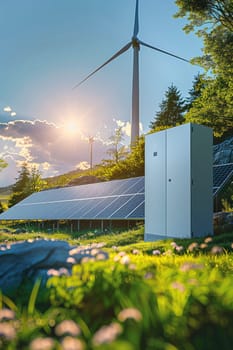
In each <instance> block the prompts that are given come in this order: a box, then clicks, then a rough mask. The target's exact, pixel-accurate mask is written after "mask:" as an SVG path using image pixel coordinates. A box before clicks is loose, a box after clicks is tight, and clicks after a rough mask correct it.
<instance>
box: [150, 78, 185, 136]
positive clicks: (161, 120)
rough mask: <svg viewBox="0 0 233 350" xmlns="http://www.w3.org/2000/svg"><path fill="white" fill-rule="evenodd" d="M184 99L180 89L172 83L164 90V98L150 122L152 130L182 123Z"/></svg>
mask: <svg viewBox="0 0 233 350" xmlns="http://www.w3.org/2000/svg"><path fill="white" fill-rule="evenodd" d="M184 105H185V101H184V100H183V99H182V97H181V93H180V91H179V90H178V89H177V87H176V86H174V85H173V84H172V85H171V86H170V87H169V88H168V90H167V91H166V92H165V98H164V99H163V100H162V103H161V104H160V111H158V112H157V113H156V116H155V118H154V120H153V121H152V122H151V123H150V128H151V129H153V130H162V129H166V128H168V127H172V126H176V125H179V124H182V123H183V121H184V117H183V113H184V110H185V106H184Z"/></svg>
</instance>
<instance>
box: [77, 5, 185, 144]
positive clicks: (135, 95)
mask: <svg viewBox="0 0 233 350" xmlns="http://www.w3.org/2000/svg"><path fill="white" fill-rule="evenodd" d="M138 5H139V0H136V8H135V18H134V30H133V36H132V39H131V41H130V42H128V43H127V44H126V45H125V46H123V47H122V48H121V49H120V50H119V51H117V52H116V53H115V54H114V55H113V56H112V57H110V58H109V59H108V60H107V61H106V62H104V63H103V64H102V65H101V66H99V67H98V68H96V69H95V70H94V71H93V72H91V73H90V74H88V75H87V76H86V77H85V78H84V79H83V80H82V81H80V82H79V83H78V84H76V85H75V86H74V87H73V89H75V88H77V87H78V86H80V85H81V84H83V83H84V82H85V81H86V80H87V79H89V78H90V77H91V76H92V75H94V74H95V73H96V72H98V71H99V70H100V69H102V68H103V67H104V66H106V65H107V64H108V63H110V62H111V61H113V60H115V58H117V57H118V56H120V55H122V54H123V53H124V52H126V51H127V50H129V48H130V47H132V48H133V86H132V116H131V145H133V144H134V143H135V142H136V141H137V139H138V137H139V51H140V46H141V45H142V46H146V47H148V48H150V49H153V50H155V51H159V52H161V53H163V54H166V55H169V56H172V57H175V58H177V59H179V60H182V61H185V62H189V61H188V60H186V59H185V58H182V57H180V56H177V55H175V54H173V53H171V52H168V51H165V50H162V49H160V48H158V47H155V46H151V45H149V44H147V43H145V42H143V41H141V40H140V39H138V33H139V19H138Z"/></svg>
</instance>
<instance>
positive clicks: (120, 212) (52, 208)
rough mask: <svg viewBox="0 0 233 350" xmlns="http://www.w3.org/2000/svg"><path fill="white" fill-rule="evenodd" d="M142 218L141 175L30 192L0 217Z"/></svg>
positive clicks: (142, 187) (19, 218)
mask: <svg viewBox="0 0 233 350" xmlns="http://www.w3.org/2000/svg"><path fill="white" fill-rule="evenodd" d="M143 218H144V177H138V178H130V179H125V180H115V181H109V182H101V183H95V184H89V185H82V186H73V187H65V188H58V189H51V190H47V191H41V192H37V193H33V194H32V195H31V196H29V197H27V198H26V199H24V200H23V201H21V202H20V203H18V204H16V205H15V206H13V207H12V208H10V209H9V210H8V211H7V212H5V213H3V214H2V215H0V219H1V220H40V219H41V220H62V219H64V220H78V219H83V220H105V219H143Z"/></svg>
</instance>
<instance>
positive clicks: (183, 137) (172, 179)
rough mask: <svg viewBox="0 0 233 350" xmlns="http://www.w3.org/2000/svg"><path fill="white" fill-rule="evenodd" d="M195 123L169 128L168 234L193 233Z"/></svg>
mask: <svg viewBox="0 0 233 350" xmlns="http://www.w3.org/2000/svg"><path fill="white" fill-rule="evenodd" d="M190 130H191V126H190V124H185V125H182V126H179V127H177V128H173V129H168V130H167V180H166V181H167V196H166V197H167V235H168V236H172V237H190V234H191V232H190V231H191V164H190V147H191V133H190Z"/></svg>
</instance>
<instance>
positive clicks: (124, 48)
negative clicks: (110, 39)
mask: <svg viewBox="0 0 233 350" xmlns="http://www.w3.org/2000/svg"><path fill="white" fill-rule="evenodd" d="M131 45H132V42H131V41H130V42H129V43H128V44H127V45H125V46H124V47H122V49H120V50H119V51H118V52H117V53H115V54H114V55H113V56H112V57H111V58H109V60H107V61H106V62H104V63H103V64H102V65H101V66H99V67H98V68H96V69H95V70H94V71H93V72H91V73H90V74H89V75H88V76H87V77H86V78H84V79H83V80H82V81H80V83H78V84H76V85H75V86H74V87H73V89H76V88H77V87H78V86H79V85H81V84H82V83H84V81H86V80H87V79H89V78H90V77H91V76H92V75H94V74H95V73H96V72H98V71H99V70H100V69H101V68H103V67H104V66H106V65H107V64H108V63H110V62H111V61H113V60H115V58H117V57H118V56H120V55H121V54H123V53H124V52H125V51H127V50H128V49H129V48H130V46H131Z"/></svg>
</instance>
